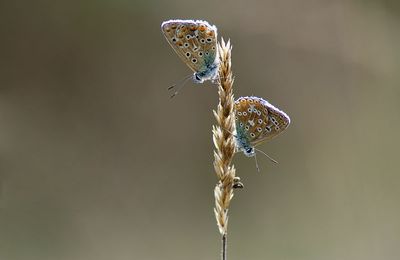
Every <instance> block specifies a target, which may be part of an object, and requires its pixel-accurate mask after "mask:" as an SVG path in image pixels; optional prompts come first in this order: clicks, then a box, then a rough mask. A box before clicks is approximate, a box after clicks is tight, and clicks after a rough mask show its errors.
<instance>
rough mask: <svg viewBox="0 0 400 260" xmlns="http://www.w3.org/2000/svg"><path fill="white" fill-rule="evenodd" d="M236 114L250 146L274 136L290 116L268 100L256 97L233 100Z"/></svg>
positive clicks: (284, 126)
mask: <svg viewBox="0 0 400 260" xmlns="http://www.w3.org/2000/svg"><path fill="white" fill-rule="evenodd" d="M235 108H236V116H237V120H239V124H240V123H242V124H243V127H244V129H245V131H246V136H248V138H249V140H250V144H251V145H252V146H256V145H258V144H260V143H262V142H264V141H267V140H269V139H272V138H274V137H275V136H277V135H279V134H280V133H282V132H283V131H284V130H285V129H286V128H287V127H288V126H289V124H290V118H289V117H288V116H287V115H286V114H285V113H284V112H283V111H281V110H279V109H278V108H276V107H274V106H273V105H271V104H270V103H268V101H266V100H264V99H262V98H258V97H241V98H239V99H238V100H236V102H235Z"/></svg>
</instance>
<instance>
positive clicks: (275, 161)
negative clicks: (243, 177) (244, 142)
mask: <svg viewBox="0 0 400 260" xmlns="http://www.w3.org/2000/svg"><path fill="white" fill-rule="evenodd" d="M254 150H256V151H258V152H260V153H262V154H263V155H265V156H266V157H267V158H268V159H270V160H271V162H273V163H276V164H278V161H277V160H275V159H274V158H272V157H271V156H269V155H268V154H266V153H264V152H263V151H261V150H260V149H257V148H254Z"/></svg>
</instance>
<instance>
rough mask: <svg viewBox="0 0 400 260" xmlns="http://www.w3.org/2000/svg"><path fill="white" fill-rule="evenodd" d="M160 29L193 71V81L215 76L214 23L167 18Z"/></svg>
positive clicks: (215, 42) (216, 63) (216, 57)
mask: <svg viewBox="0 0 400 260" xmlns="http://www.w3.org/2000/svg"><path fill="white" fill-rule="evenodd" d="M161 31H162V33H163V34H164V36H165V38H166V39H167V41H168V43H169V44H170V45H171V47H172V48H173V49H174V51H175V52H176V54H178V56H179V57H180V58H181V59H182V61H183V62H184V63H185V64H186V65H187V66H188V67H189V68H190V69H191V70H192V71H193V72H194V73H193V76H191V78H192V79H193V81H194V82H195V83H203V82H204V81H206V80H211V81H214V80H215V79H216V78H217V75H218V74H217V73H218V63H219V59H218V49H217V27H216V26H215V25H210V24H209V23H208V22H206V21H201V20H169V21H165V22H163V23H162V24H161ZM187 79H188V78H187ZM185 80H186V79H185ZM173 87H174V86H173ZM176 94H177V92H176V93H175V94H174V95H176Z"/></svg>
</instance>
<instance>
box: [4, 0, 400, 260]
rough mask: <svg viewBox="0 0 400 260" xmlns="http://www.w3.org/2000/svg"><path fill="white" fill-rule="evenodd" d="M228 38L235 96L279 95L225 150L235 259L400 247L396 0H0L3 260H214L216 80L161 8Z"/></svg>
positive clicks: (348, 255)
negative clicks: (250, 137)
mask: <svg viewBox="0 0 400 260" xmlns="http://www.w3.org/2000/svg"><path fill="white" fill-rule="evenodd" d="M171 18H186V19H191V18H192V19H205V20H208V21H210V22H211V23H213V24H215V25H217V26H218V28H219V35H220V36H224V37H225V38H230V39H231V41H232V44H233V46H234V49H233V69H234V73H235V76H236V81H235V95H236V96H237V97H238V96H243V95H257V96H261V97H264V98H266V99H268V100H269V101H270V102H271V103H273V104H275V105H276V106H278V107H279V108H281V109H283V110H284V111H286V112H287V113H288V114H289V115H290V116H291V119H292V124H291V126H290V127H289V128H288V130H287V131H286V132H285V133H284V134H282V135H281V136H279V137H278V138H276V139H274V140H272V141H270V142H268V143H265V144H263V145H261V146H260V148H261V149H263V150H264V151H265V152H267V153H268V154H269V155H271V156H272V157H274V158H276V159H277V160H278V161H279V164H278V165H273V164H271V163H270V161H269V160H268V159H266V158H263V157H261V156H259V163H260V167H261V171H262V172H261V174H258V173H257V171H256V169H255V165H254V160H253V159H251V158H250V159H249V158H246V157H245V156H243V155H242V154H238V155H237V156H236V157H235V166H236V168H237V174H238V175H239V176H240V177H241V178H242V180H243V182H244V184H245V189H244V190H241V191H237V192H236V193H235V197H234V200H233V202H232V204H231V210H230V212H229V214H230V220H229V245H228V256H229V259H232V260H234V259H284V260H289V259H296V260H299V259H307V260H311V259H315V260H319V259H325V260H334V259H341V260H343V259H344V260H347V259H348V260H355V259H363V260H369V259H371V260H376V259H385V260H392V259H393V260H394V259H399V257H400V248H399V245H400V205H399V201H400V189H399V185H400V170H399V169H400V167H399V147H400V137H399V133H400V113H399V112H400V89H399V83H400V74H399V69H400V52H399V46H400V34H399V26H400V5H399V4H398V1H395V0H393V1H372V0H371V1H355V0H336V1H323V0H303V1H296V0H267V1H257V0H249V1H239V0H232V1H211V0H205V1H201V2H196V1H187V0H186V1H178V0H171V1H145V0H133V1H132V0H131V1H127V0H116V1H106V0H103V1H87V0H83V1H65V0H64V1H45V0H38V1H19V0H17V1H3V2H1V3H0V32H1V40H0V47H1V51H0V52H1V55H0V259H1V260H25V259H29V260H36V259H40V260H43V259H51V260H53V259H59V260H70V259H74V260H91V259H93V260H94V259H96V260H103V259H104V260H106V259H107V260H108V259H118V260H128V259H129V260H131V259H146V260H147V259H173V260H180V259H218V257H219V251H220V236H219V233H218V231H217V227H216V223H215V219H214V216H213V206H214V200H213V188H214V185H215V183H216V177H215V174H214V172H213V167H212V160H213V154H212V150H213V144H212V138H211V126H212V124H214V123H215V120H214V118H213V115H212V109H213V108H215V107H216V104H217V102H218V97H217V92H216V87H215V85H212V84H210V83H206V84H203V85H195V84H192V83H189V84H187V86H186V87H185V88H184V89H183V91H182V92H181V93H180V94H179V95H178V96H177V97H176V98H174V99H173V100H170V99H169V93H168V91H167V90H166V87H168V86H169V85H170V84H172V83H175V82H177V81H179V80H180V79H181V78H183V77H184V76H186V75H188V74H189V73H190V71H189V69H188V68H187V67H186V66H185V65H184V64H183V63H182V62H181V61H180V59H179V58H178V57H177V56H176V55H175V53H174V52H173V50H172V49H171V48H170V47H169V45H168V44H167V42H166V41H165V39H164V38H163V36H162V34H161V32H160V24H161V22H162V21H163V20H168V19H171Z"/></svg>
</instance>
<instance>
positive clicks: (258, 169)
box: [254, 154, 260, 172]
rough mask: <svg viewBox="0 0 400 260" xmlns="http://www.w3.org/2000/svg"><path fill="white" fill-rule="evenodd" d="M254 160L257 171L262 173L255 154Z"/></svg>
mask: <svg viewBox="0 0 400 260" xmlns="http://www.w3.org/2000/svg"><path fill="white" fill-rule="evenodd" d="M254 160H255V161H256V168H257V171H258V172H260V167H258V161H257V154H254Z"/></svg>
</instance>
